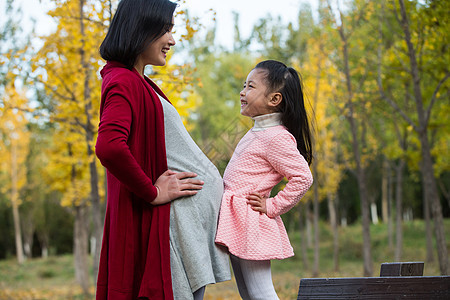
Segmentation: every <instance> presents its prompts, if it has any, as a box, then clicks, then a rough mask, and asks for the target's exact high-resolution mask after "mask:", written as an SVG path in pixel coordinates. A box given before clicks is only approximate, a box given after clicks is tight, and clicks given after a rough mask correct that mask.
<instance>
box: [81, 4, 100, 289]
mask: <svg viewBox="0 0 450 300" xmlns="http://www.w3.org/2000/svg"><path fill="white" fill-rule="evenodd" d="M84 1H85V0H80V33H81V36H82V43H81V48H80V57H81V66H82V67H83V70H84V95H83V97H84V108H85V115H86V126H85V131H86V132H85V134H86V145H87V154H88V157H89V159H91V161H90V162H89V170H90V182H91V195H90V198H91V199H90V200H91V209H92V219H93V225H94V228H93V232H94V238H95V245H94V249H95V251H94V255H93V276H94V281H95V283H96V282H97V274H98V265H99V261H100V250H101V249H100V247H101V241H102V229H103V224H102V217H101V212H100V196H99V192H98V171H97V165H96V160H95V155H94V151H93V149H92V147H93V145H94V128H93V126H92V116H91V114H92V103H91V100H90V97H91V96H90V94H91V90H90V87H89V81H90V77H91V66H90V64H89V61H88V59H87V58H86V53H85V50H84V47H85V41H84V36H85V32H84V23H83V20H84V13H83V7H84Z"/></svg>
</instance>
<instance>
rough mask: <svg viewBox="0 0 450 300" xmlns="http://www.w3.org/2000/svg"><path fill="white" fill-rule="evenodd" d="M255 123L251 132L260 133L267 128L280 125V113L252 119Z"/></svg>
mask: <svg viewBox="0 0 450 300" xmlns="http://www.w3.org/2000/svg"><path fill="white" fill-rule="evenodd" d="M252 119H253V120H254V121H255V125H253V128H252V131H261V130H264V129H266V128H269V127H273V126H278V125H281V113H279V112H277V113H272V114H266V115H261V116H257V117H253V118H252Z"/></svg>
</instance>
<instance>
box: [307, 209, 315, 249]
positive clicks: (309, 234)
mask: <svg viewBox="0 0 450 300" xmlns="http://www.w3.org/2000/svg"><path fill="white" fill-rule="evenodd" d="M312 219H313V212H312V211H311V202H310V201H308V202H307V203H306V204H305V221H306V245H307V246H308V249H311V248H312V247H313V238H312V230H313V225H312V224H313V222H312Z"/></svg>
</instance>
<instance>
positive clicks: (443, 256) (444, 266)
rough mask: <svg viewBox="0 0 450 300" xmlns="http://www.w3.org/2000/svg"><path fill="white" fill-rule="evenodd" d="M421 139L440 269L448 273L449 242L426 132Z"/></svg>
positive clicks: (423, 173)
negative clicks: (446, 236) (445, 231)
mask: <svg viewBox="0 0 450 300" xmlns="http://www.w3.org/2000/svg"><path fill="white" fill-rule="evenodd" d="M420 140H421V144H422V145H421V146H422V159H423V161H422V180H423V187H424V189H425V195H426V196H425V201H426V202H427V203H428V205H431V214H432V216H433V220H434V231H435V236H436V247H437V254H438V259H439V269H440V271H441V275H447V274H449V270H448V254H447V253H448V252H447V244H446V241H445V233H444V221H443V216H442V207H441V202H440V199H439V195H438V192H437V186H436V180H435V178H434V170H433V162H432V159H431V150H430V148H429V143H428V137H427V136H426V135H425V134H422V136H421V139H420Z"/></svg>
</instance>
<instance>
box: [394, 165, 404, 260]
mask: <svg viewBox="0 0 450 300" xmlns="http://www.w3.org/2000/svg"><path fill="white" fill-rule="evenodd" d="M404 167H405V161H404V160H403V159H401V160H400V161H399V163H398V165H397V166H396V168H395V173H396V178H397V180H396V181H397V184H396V186H395V208H396V211H397V213H396V219H395V237H396V243H395V255H394V257H395V261H400V260H401V259H402V248H403V228H402V223H403V222H402V216H403V170H404Z"/></svg>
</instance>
